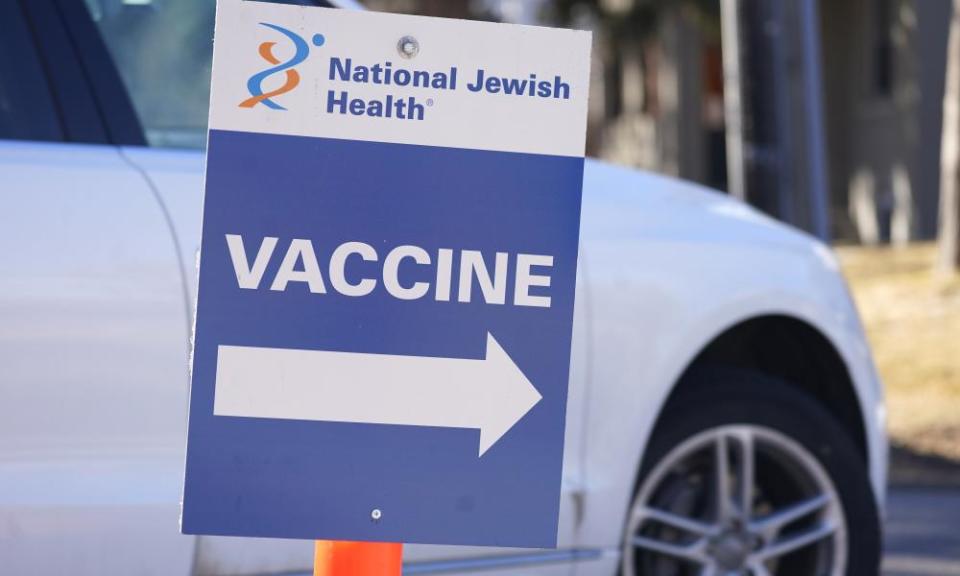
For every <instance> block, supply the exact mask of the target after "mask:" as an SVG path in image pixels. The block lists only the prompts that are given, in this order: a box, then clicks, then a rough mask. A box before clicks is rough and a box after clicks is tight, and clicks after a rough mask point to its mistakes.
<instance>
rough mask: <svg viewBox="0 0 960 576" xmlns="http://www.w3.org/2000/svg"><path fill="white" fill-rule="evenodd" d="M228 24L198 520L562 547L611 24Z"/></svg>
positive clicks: (197, 523) (210, 236)
mask: <svg viewBox="0 0 960 576" xmlns="http://www.w3.org/2000/svg"><path fill="white" fill-rule="evenodd" d="M216 30H217V31H216V39H215V48H214V67H213V90H212V101H211V107H210V134H209V148H208V152H207V181H206V199H205V203H204V214H203V241H202V247H201V265H200V288H199V301H198V310H197V323H196V334H195V344H194V352H193V366H192V369H193V374H192V393H191V400H190V430H189V442H188V451H187V467H186V482H185V488H184V502H183V518H182V527H183V531H184V532H186V533H191V534H221V535H235V536H267V537H286V538H310V539H335V540H369V541H391V542H425V543H439V544H478V545H499V546H529V547H551V546H555V545H556V537H557V521H558V507H559V498H560V475H561V468H562V463H563V462H562V461H563V436H564V417H565V409H566V403H567V381H568V370H569V360H570V345H571V330H572V322H573V303H574V291H575V278H576V269H577V243H578V236H579V222H580V197H581V186H582V175H583V163H584V160H583V150H584V133H585V126H586V114H587V92H588V78H589V59H590V56H589V51H590V35H589V34H588V33H585V32H575V31H568V30H551V29H542V28H533V27H525V26H508V25H501V24H492V23H482V22H465V21H457V20H444V19H433V18H419V17H410V16H398V15H388V14H377V13H361V12H351V11H341V10H330V9H321V8H305V7H299V6H285V5H276V4H262V3H257V2H237V1H231V2H224V1H222V2H220V4H219V9H218V12H217V29H216Z"/></svg>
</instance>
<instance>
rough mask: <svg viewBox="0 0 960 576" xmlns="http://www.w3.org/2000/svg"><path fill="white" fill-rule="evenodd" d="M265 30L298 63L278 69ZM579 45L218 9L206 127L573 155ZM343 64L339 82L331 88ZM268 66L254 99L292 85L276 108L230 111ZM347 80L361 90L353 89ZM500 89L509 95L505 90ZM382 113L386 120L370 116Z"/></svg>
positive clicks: (398, 20) (328, 13)
mask: <svg viewBox="0 0 960 576" xmlns="http://www.w3.org/2000/svg"><path fill="white" fill-rule="evenodd" d="M267 24H269V25H273V26H278V27H282V28H284V29H285V30H288V31H290V32H292V33H294V34H295V35H296V37H298V38H299V39H300V40H301V41H302V42H303V43H302V44H301V47H300V51H301V53H303V49H304V48H307V49H308V55H307V56H306V57H305V58H304V59H303V60H302V62H300V63H298V64H296V65H295V66H292V67H290V68H286V69H283V66H284V65H285V64H286V63H288V62H290V61H291V60H296V58H295V54H296V52H297V50H296V45H297V44H296V40H294V39H292V38H291V37H290V36H288V35H286V34H285V33H283V32H281V31H278V30H277V29H276V28H271V27H269V26H267ZM318 34H320V35H322V36H323V38H322V39H320V38H319V37H317V36H316V35H318ZM406 37H410V38H414V39H416V42H417V44H418V52H417V54H416V55H415V56H414V57H412V58H406V57H403V56H401V54H400V51H399V49H398V43H399V42H400V40H401V39H402V38H406ZM318 41H319V42H320V45H317V44H318ZM590 42H591V36H590V33H589V32H583V31H574V30H561V29H550V28H538V27H532V26H519V25H507V24H493V23H488V22H473V21H461V20H449V19H442V18H426V17H417V16H399V15H395V14H379V13H373V12H354V11H349V10H335V9H321V8H313V7H309V8H308V7H301V6H290V5H278V4H266V3H259V2H240V1H236V0H221V1H220V2H219V3H218V10H217V31H216V43H215V46H214V66H213V88H212V95H211V106H210V127H211V128H213V129H221V130H237V131H245V132H263V133H271V134H288V135H299V136H317V137H327V138H340V139H348V140H364V141H373V142H391V143H400V144H420V145H428V146H444V147H452V148H468V149H475V150H495V151H504V152H523V153H535V154H550V155H558V156H582V155H583V153H584V132H585V130H586V116H587V95H588V91H589V70H590ZM269 43H272V44H271V45H270V47H268V48H263V46H264V44H269ZM264 51H266V52H267V53H266V54H264ZM268 58H270V59H273V60H274V63H271V62H270V60H268ZM333 59H337V62H338V63H339V68H336V70H334V69H333V64H332V61H333ZM347 59H350V66H349V71H350V78H351V80H350V81H344V80H343V79H342V77H343V76H342V75H343V73H344V71H345V70H346V68H347ZM387 63H389V66H388V64H387ZM377 66H379V68H380V73H379V74H377V72H376V70H375V67H377ZM270 68H281V69H278V70H277V71H275V72H274V73H273V74H270V75H268V76H266V77H263V78H261V80H260V81H259V82H254V85H255V88H257V89H259V90H262V91H263V92H265V93H267V92H271V91H274V90H278V89H282V88H283V87H284V85H285V84H288V83H294V82H293V81H292V79H291V78H290V77H289V75H288V71H289V72H295V74H296V76H297V79H296V82H295V84H296V86H295V87H293V88H291V89H289V90H288V91H286V92H284V93H283V94H279V95H277V96H274V97H271V101H272V102H274V103H275V104H276V105H279V106H282V107H284V108H286V109H285V110H279V109H273V108H270V107H268V106H266V105H264V104H262V103H260V104H256V105H252V106H249V107H241V106H240V104H241V103H242V102H244V101H245V100H247V99H248V98H250V97H251V96H252V95H253V96H256V95H255V94H252V93H251V92H250V91H249V90H248V82H249V80H250V78H251V77H254V75H256V74H258V73H261V72H264V71H265V70H268V69H270ZM387 68H389V70H390V73H389V75H390V76H391V83H390V84H389V85H387V84H386V83H385V81H386V77H387V76H388V74H387ZM453 70H456V73H455V75H456V88H455V89H451V88H450V84H452V83H453V78H452V76H453V74H452V73H451V72H452V71H453ZM358 71H359V72H358ZM424 73H426V74H424ZM481 73H482V77H481V76H480V74H481ZM357 74H360V75H361V77H363V76H366V77H367V78H368V79H369V81H368V82H366V83H364V82H357V81H353V80H352V79H353V78H354V77H355V75H357ZM331 75H333V76H334V79H331ZM376 76H379V78H380V80H381V82H380V83H376V82H375V81H374V78H375V77H376ZM478 77H480V78H481V79H482V81H481V82H479V83H478ZM414 78H417V80H414ZM425 78H429V84H430V85H429V86H424V85H423V84H424V79H425ZM398 81H399V82H403V81H406V84H407V85H405V86H398V85H397V84H396V83H397V82H398ZM414 83H418V84H420V85H418V86H414V85H413V84H414ZM531 83H532V84H531ZM478 84H479V86H478ZM444 85H446V87H444ZM438 86H439V87H438ZM471 86H473V87H480V88H482V89H481V90H479V91H472V90H471V89H470V87H471ZM508 87H509V88H510V91H511V92H512V93H511V94H506V93H505V92H506V91H507V90H508ZM518 92H520V93H518ZM331 93H333V94H335V95H336V97H335V98H333V99H331ZM531 94H532V95H531ZM341 95H346V96H345V98H341V97H340V96H341ZM331 101H334V102H336V105H334V106H333V110H334V111H333V112H331V111H330V110H331V108H330V104H331ZM388 112H389V113H390V114H391V116H392V117H377V116H371V115H370V114H377V113H379V114H384V115H385V114H387V113H388ZM398 116H406V117H407V119H401V118H399V117H398ZM420 117H422V119H419V118H420Z"/></svg>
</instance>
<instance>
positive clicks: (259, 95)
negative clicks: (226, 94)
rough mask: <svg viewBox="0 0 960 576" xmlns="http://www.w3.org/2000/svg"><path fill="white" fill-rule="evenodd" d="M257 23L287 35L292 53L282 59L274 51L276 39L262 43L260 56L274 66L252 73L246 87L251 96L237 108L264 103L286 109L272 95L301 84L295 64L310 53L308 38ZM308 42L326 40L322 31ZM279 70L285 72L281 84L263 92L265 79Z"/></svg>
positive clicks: (285, 91) (281, 28)
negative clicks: (292, 48)
mask: <svg viewBox="0 0 960 576" xmlns="http://www.w3.org/2000/svg"><path fill="white" fill-rule="evenodd" d="M260 25H261V26H266V27H267V28H270V29H271V30H276V31H277V32H279V33H281V34H283V35H284V36H286V37H287V39H288V40H289V41H290V42H292V43H293V47H294V49H295V52H294V54H293V56H292V57H291V58H290V59H289V60H287V61H286V62H281V61H280V59H279V58H277V57H276V55H274V53H273V48H274V46H276V45H277V43H276V42H263V43H261V44H260V48H259V52H260V57H261V58H263V59H264V60H266V61H267V62H268V63H269V64H273V66H271V67H270V68H267V69H266V70H263V71H262V72H257V73H256V74H254V75H253V76H251V77H250V79H249V80H247V90H248V91H249V92H250V97H249V98H247V99H246V100H244V101H243V102H241V103H240V107H241V108H253V107H254V106H256V105H257V104H263V105H264V106H266V107H267V108H272V109H273V110H286V108H284V107H283V106H281V105H280V104H277V103H276V102H274V101H273V98H274V97H276V96H280V95H282V94H286V93H287V92H289V91H291V90H293V89H294V88H296V87H297V85H298V84H300V73H299V72H297V71H296V69H295V68H294V66H296V65H298V64H300V63H301V62H303V61H304V60H306V59H307V56H309V55H310V46H309V45H307V41H306V40H304V39H303V37H301V36H300V35H299V34H296V33H295V32H291V31H290V30H287V29H286V28H284V27H282V26H277V25H276V24H269V23H267V22H261V23H260ZM311 41H312V42H313V45H314V46H317V47H319V46H323V43H324V42H325V41H326V39H325V38H324V37H323V34H314V35H313V38H311ZM281 72H283V73H284V75H285V78H284V82H283V85H282V86H280V87H279V88H276V89H274V90H270V91H269V92H264V91H263V82H264V80H266V79H267V78H269V77H271V76H273V75H274V74H279V73H281Z"/></svg>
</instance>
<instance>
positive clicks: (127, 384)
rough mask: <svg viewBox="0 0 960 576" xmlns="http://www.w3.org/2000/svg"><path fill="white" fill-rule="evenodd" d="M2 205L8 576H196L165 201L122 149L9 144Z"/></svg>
mask: <svg viewBox="0 0 960 576" xmlns="http://www.w3.org/2000/svg"><path fill="white" fill-rule="evenodd" d="M0 195H2V198H3V210H2V211H0V243H2V244H3V245H4V246H5V247H6V249H5V250H4V254H3V256H2V258H0V318H2V321H0V366H2V368H0V398H2V399H3V400H2V401H0V558H2V559H3V560H2V564H3V569H2V570H0V571H3V572H4V573H10V574H44V573H46V574H61V573H72V574H102V573H117V574H120V573H136V574H167V573H183V572H184V571H185V570H188V569H189V567H190V565H191V563H192V558H193V541H192V540H191V539H190V538H187V537H184V536H180V535H179V534H177V531H176V529H175V527H176V525H175V524H171V521H175V520H176V517H177V513H178V506H177V502H178V499H179V492H180V484H181V479H182V474H183V472H182V461H183V455H182V454H183V448H184V445H185V442H186V364H185V360H186V358H187V350H188V346H187V344H188V343H187V340H186V335H187V325H188V324H187V316H186V313H185V309H184V307H183V301H184V296H183V293H182V290H181V287H180V286H181V279H180V272H179V268H178V266H177V264H176V253H175V251H174V249H173V243H172V235H171V232H170V229H169V227H168V225H167V223H166V222H165V221H164V219H163V217H162V214H161V211H160V210H159V208H158V205H157V202H156V198H155V197H154V196H153V195H152V194H151V191H150V190H149V188H148V187H147V186H146V185H145V183H144V181H143V178H142V177H141V175H140V174H139V173H138V171H137V170H136V169H135V168H134V167H133V166H131V165H130V164H129V163H128V162H127V161H126V160H125V159H124V158H123V157H122V156H121V155H120V154H119V151H118V150H117V149H116V148H113V147H109V146H89V145H74V144H38V143H27V142H16V143H14V142H2V141H0ZM118 215H121V216H122V217H118Z"/></svg>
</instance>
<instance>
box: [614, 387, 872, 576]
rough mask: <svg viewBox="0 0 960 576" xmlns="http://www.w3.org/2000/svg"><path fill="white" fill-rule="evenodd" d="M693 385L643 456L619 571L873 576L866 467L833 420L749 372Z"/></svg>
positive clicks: (801, 396)
mask: <svg viewBox="0 0 960 576" xmlns="http://www.w3.org/2000/svg"><path fill="white" fill-rule="evenodd" d="M691 378H692V379H693V380H691V381H690V383H691V384H692V386H685V387H684V389H685V390H686V391H687V392H686V393H683V394H681V395H680V396H679V397H678V398H675V399H673V400H671V401H670V402H669V404H668V406H667V407H666V408H665V410H664V412H663V415H662V416H661V417H660V419H659V423H658V425H657V428H656V430H655V432H654V435H653V437H652V438H651V441H650V444H649V446H648V449H647V452H646V455H645V457H644V462H643V464H642V466H641V473H640V477H639V478H640V480H639V483H638V489H637V493H636V498H635V500H634V502H633V505H632V507H631V510H630V511H629V516H628V521H627V526H626V531H625V537H624V543H623V551H622V552H623V554H622V567H621V572H622V575H623V576H641V575H643V576H687V575H698V576H728V575H742V576H746V575H752V576H773V575H777V576H821V575H823V576H845V575H857V576H861V575H869V574H877V571H878V566H879V557H880V534H879V523H878V515H877V509H876V505H875V501H874V498H873V491H872V489H871V487H870V483H869V478H868V475H867V464H866V462H865V459H864V457H863V455H862V453H861V452H860V451H858V450H857V448H856V447H855V445H854V443H853V442H852V440H851V439H850V437H849V436H848V434H847V433H846V431H845V430H844V429H843V428H842V427H841V426H840V425H839V423H838V422H837V421H836V420H835V419H834V418H833V416H832V415H831V414H830V413H828V412H827V411H826V410H825V409H824V408H823V407H822V406H820V405H819V404H818V403H817V402H816V401H815V400H814V399H812V398H810V397H809V396H808V395H806V394H805V393H803V392H802V391H800V390H798V389H796V388H794V387H792V386H790V385H788V384H786V383H784V382H781V381H779V380H776V379H772V378H768V377H765V376H762V375H760V374H757V373H754V372H748V371H739V370H712V371H708V372H700V373H697V374H695V375H693V376H691Z"/></svg>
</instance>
